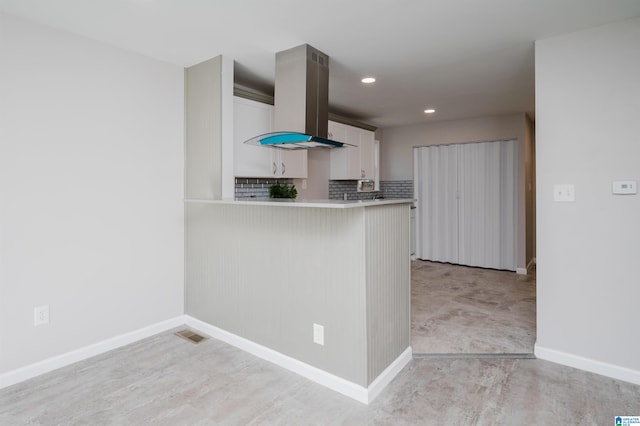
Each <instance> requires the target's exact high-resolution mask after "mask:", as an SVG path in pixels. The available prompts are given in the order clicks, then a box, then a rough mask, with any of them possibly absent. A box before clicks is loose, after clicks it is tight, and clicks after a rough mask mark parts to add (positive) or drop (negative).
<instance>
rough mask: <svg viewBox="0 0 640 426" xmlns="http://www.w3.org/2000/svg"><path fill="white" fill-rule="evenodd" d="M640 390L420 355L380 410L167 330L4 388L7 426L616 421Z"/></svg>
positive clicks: (632, 410)
mask: <svg viewBox="0 0 640 426" xmlns="http://www.w3.org/2000/svg"><path fill="white" fill-rule="evenodd" d="M639 395H640V386H635V385H632V384H629V383H624V382H620V381H616V380H613V379H608V378H605V377H602V376H597V375H595V374H590V373H586V372H583V371H579V370H574V369H571V368H568V367H562V366H559V365H556V364H552V363H549V362H545V361H541V360H534V359H532V360H522V359H517V360H511V359H415V360H413V361H411V362H410V363H409V365H408V366H407V367H406V368H405V369H404V370H403V371H402V372H401V373H400V374H399V375H398V377H396V379H395V380H394V381H393V382H392V383H391V384H390V385H389V386H388V387H387V388H386V389H385V391H384V392H383V393H382V394H381V395H380V396H379V397H378V398H377V399H376V400H375V401H374V402H373V403H372V404H371V405H369V406H366V405H363V404H360V403H358V402H356V401H353V400H351V399H349V398H347V397H344V396H342V395H340V394H338V393H335V392H333V391H330V390H328V389H326V388H324V387H322V386H320V385H317V384H315V383H313V382H311V381H308V380H306V379H304V378H302V377H300V376H298V375H296V374H294V373H291V372H289V371H286V370H284V369H282V368H280V367H277V366H275V365H273V364H270V363H269V362H266V361H263V360H260V359H258V358H255V357H253V356H251V355H249V354H247V353H245V352H242V351H240V350H239V349H235V348H233V347H231V346H229V345H226V344H224V343H222V342H220V341H216V340H213V339H208V340H205V341H203V342H201V343H199V344H194V343H191V342H188V341H186V340H185V339H182V338H180V337H177V336H175V335H173V334H172V333H163V334H160V335H157V336H154V337H151V338H149V339H146V340H143V341H140V342H137V343H135V344H132V345H129V346H126V347H123V348H120V349H117V350H114V351H111V352H109V353H107V354H104V355H101V356H97V357H95V358H92V359H89V360H86V361H83V362H79V363H77V364H75V365H72V366H69V367H66V368H62V369H60V370H57V371H55V372H52V373H49V374H45V375H43V376H40V377H37V378H35V379H32V380H29V381H26V382H23V383H21V384H17V385H14V386H11V387H9V388H6V389H4V390H1V391H0V424H1V425H3V426H5V425H7V426H8V425H11V426H13V425H148V424H154V425H172V426H173V425H438V426H441V425H507V424H510V425H524V424H527V425H551V424H571V425H574V424H575V425H609V424H613V418H614V416H616V415H625V414H626V415H631V414H640V398H639V397H638V396H639Z"/></svg>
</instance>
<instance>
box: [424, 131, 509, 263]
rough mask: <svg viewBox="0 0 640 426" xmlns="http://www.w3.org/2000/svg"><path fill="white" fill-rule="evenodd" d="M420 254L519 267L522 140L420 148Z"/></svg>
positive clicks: (463, 261)
mask: <svg viewBox="0 0 640 426" xmlns="http://www.w3.org/2000/svg"><path fill="white" fill-rule="evenodd" d="M414 171H415V188H416V198H417V200H418V201H417V204H416V207H417V208H416V233H417V238H416V256H417V257H418V258H419V259H425V260H435V261H439V262H450V263H458V264H462V265H469V266H480V267H485V268H495V269H506V270H513V271H514V270H515V269H516V205H517V204H516V202H517V187H516V182H517V142H516V141H515V140H511V141H496V142H482V143H469V144H454V145H438V146H429V147H420V148H416V149H415V150H414Z"/></svg>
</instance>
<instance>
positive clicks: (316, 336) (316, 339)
mask: <svg viewBox="0 0 640 426" xmlns="http://www.w3.org/2000/svg"><path fill="white" fill-rule="evenodd" d="M313 343H317V344H319V345H323V346H324V327H323V326H321V325H320V324H313Z"/></svg>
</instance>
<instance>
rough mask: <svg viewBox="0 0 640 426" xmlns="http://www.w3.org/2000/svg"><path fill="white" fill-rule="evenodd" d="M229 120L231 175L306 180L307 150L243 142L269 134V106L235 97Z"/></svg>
mask: <svg viewBox="0 0 640 426" xmlns="http://www.w3.org/2000/svg"><path fill="white" fill-rule="evenodd" d="M233 121H234V123H233V140H234V144H233V145H234V153H233V163H234V164H233V166H234V167H233V170H234V176H236V177H256V178H269V177H277V178H306V177H307V151H304V150H296V151H290V150H283V149H277V148H267V147H263V146H256V145H247V144H245V143H244V142H245V141H246V140H248V139H251V138H252V137H255V136H258V135H262V134H265V133H269V132H271V131H273V105H268V104H263V103H261V102H256V101H252V100H249V99H244V98H239V97H237V96H236V97H234V114H233Z"/></svg>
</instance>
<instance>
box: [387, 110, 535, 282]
mask: <svg viewBox="0 0 640 426" xmlns="http://www.w3.org/2000/svg"><path fill="white" fill-rule="evenodd" d="M526 122H527V117H526V115H525V114H524V113H519V114H509V115H500V116H494V117H481V118H472V119H466V120H451V121H440V122H434V123H425V124H418V125H413V126H404V127H393V128H388V129H384V131H383V141H382V143H381V144H380V174H381V177H380V179H381V180H383V181H384V180H412V179H413V147H414V146H425V145H441V144H452V143H463V142H481V141H493V140H501V139H517V140H518V213H517V214H518V219H517V232H518V235H517V242H516V244H517V246H518V253H517V257H516V259H517V261H516V264H517V268H518V270H519V271H524V270H525V269H526V267H527V265H528V264H529V262H530V260H531V258H532V257H533V256H535V254H534V253H533V251H531V252H530V253H527V244H526V235H527V223H528V224H529V228H530V229H533V226H532V221H533V217H532V216H531V215H530V216H529V217H527V209H526V202H527V191H529V193H530V192H531V191H532V189H533V185H532V186H531V188H529V185H528V181H527V179H526V169H527V164H528V163H527V161H530V156H527V155H526V152H527V149H531V147H530V146H528V143H527V141H529V142H530V135H527V127H526ZM530 198H532V197H530ZM532 232H533V231H530V233H532Z"/></svg>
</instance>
